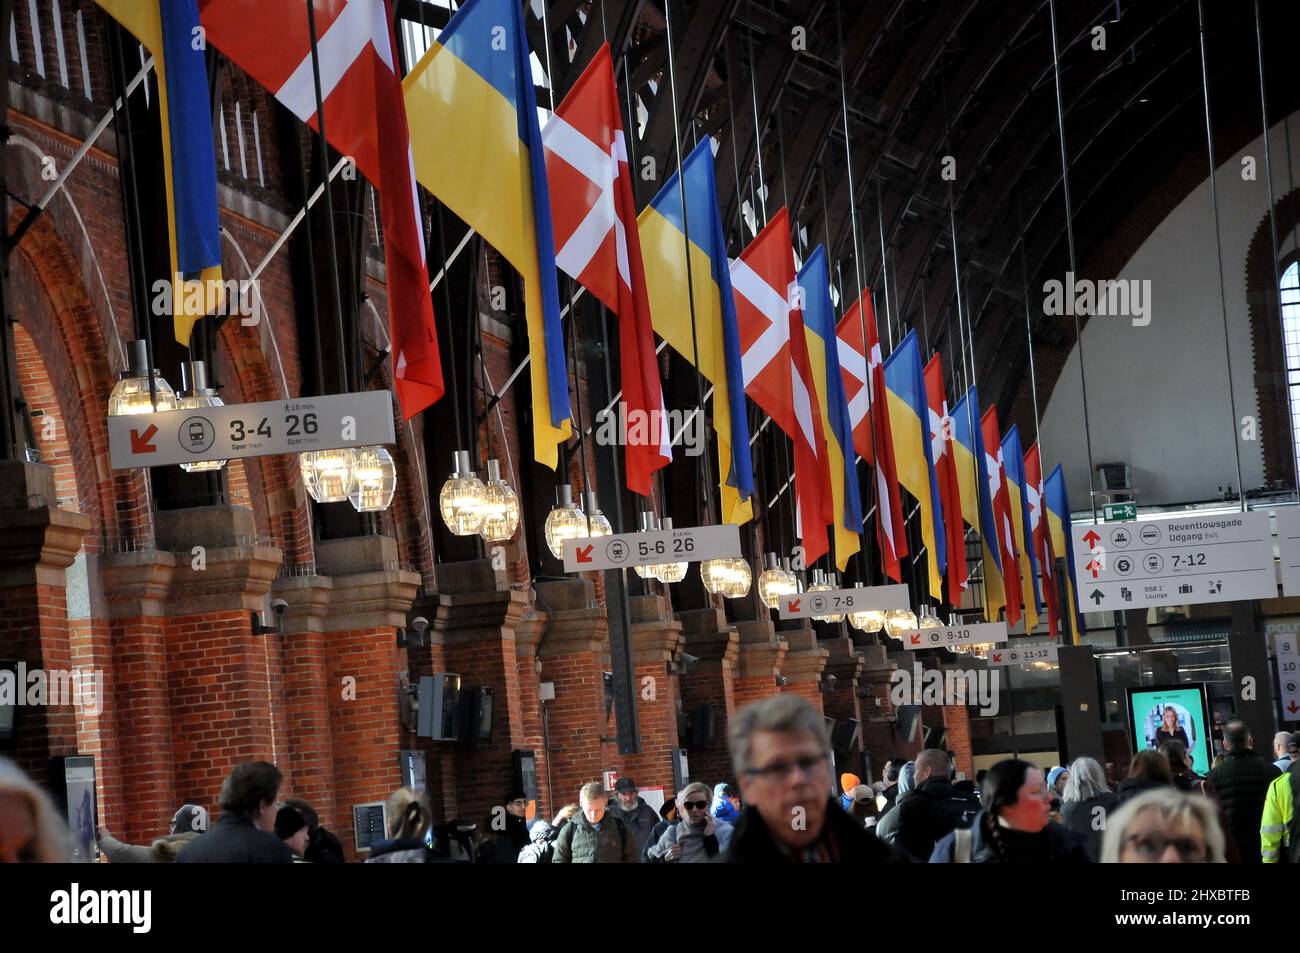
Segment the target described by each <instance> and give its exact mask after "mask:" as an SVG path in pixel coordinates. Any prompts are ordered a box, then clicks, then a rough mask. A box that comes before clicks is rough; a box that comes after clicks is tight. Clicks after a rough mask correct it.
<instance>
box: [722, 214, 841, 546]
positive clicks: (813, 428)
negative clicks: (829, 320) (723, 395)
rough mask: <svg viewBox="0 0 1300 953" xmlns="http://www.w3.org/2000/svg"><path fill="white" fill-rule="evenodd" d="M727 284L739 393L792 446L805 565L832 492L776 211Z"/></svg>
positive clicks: (786, 223)
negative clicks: (732, 295) (732, 300)
mask: <svg viewBox="0 0 1300 953" xmlns="http://www.w3.org/2000/svg"><path fill="white" fill-rule="evenodd" d="M731 285H732V287H733V288H734V289H735V292H736V320H737V323H738V326H739V329H740V351H741V367H742V369H743V373H744V378H745V394H746V395H747V396H749V397H750V398H751V399H752V400H753V401H754V403H756V404H758V406H759V407H761V408H762V409H763V411H764V412H765V413H766V414H767V415H768V416H769V417H771V418H772V422H773V423H774V424H776V425H777V427H779V428H780V429H781V430H782V432H784V433H785V435H786V436H788V437H789V438H790V440H791V442H792V443H793V444H794V475H795V483H794V489H795V492H796V494H797V496H796V498H797V500H798V502H799V535H800V538H801V539H802V541H803V547H804V559H805V561H806V562H807V563H808V564H809V565H811V564H812V563H813V562H814V561H816V560H818V559H820V558H821V557H822V556H824V555H825V554H826V553H827V552H829V551H830V540H829V538H828V537H827V535H826V524H827V523H829V522H831V520H832V519H833V512H832V495H831V492H830V471H829V468H828V467H827V464H826V440H825V437H824V435H823V433H822V427H821V419H822V415H821V405H820V402H819V400H818V398H817V388H816V385H815V384H814V383H813V377H812V370H811V368H810V365H809V359H808V341H807V338H806V336H805V333H804V326H803V314H802V312H801V310H800V307H799V306H800V304H801V302H799V301H798V297H799V295H798V286H797V285H796V284H795V277H794V249H793V248H792V247H791V245H790V219H789V216H788V215H787V214H786V210H785V209H784V208H782V209H780V210H779V211H778V212H777V213H776V214H775V215H773V216H772V220H771V221H770V222H768V223H767V225H766V226H765V227H764V228H763V230H762V231H761V232H759V233H758V236H757V237H756V238H755V239H754V240H753V241H752V242H750V243H749V247H747V248H746V249H745V250H744V251H742V252H741V253H740V257H739V258H737V259H736V260H735V261H734V262H732V263H731ZM792 298H793V299H795V300H794V301H792V300H791V299H792Z"/></svg>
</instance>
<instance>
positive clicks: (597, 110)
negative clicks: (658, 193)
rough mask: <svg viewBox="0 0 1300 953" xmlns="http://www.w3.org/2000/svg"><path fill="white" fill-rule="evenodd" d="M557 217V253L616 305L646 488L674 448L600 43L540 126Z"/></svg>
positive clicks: (563, 266) (634, 456) (614, 100)
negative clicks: (576, 78) (669, 431)
mask: <svg viewBox="0 0 1300 953" xmlns="http://www.w3.org/2000/svg"><path fill="white" fill-rule="evenodd" d="M542 144H543V146H545V149H546V177H547V180H548V182H549V185H550V188H551V198H552V200H553V201H552V202H551V213H552V216H553V221H554V225H555V247H556V252H555V263H556V264H557V265H558V266H559V268H560V270H561V271H563V272H564V273H565V274H567V275H569V276H570V277H571V278H573V280H575V281H577V282H578V283H579V284H581V285H582V286H583V287H584V288H586V289H587V290H588V291H590V292H591V293H592V294H593V295H595V296H596V298H597V300H599V301H601V302H602V303H603V304H604V305H605V307H607V308H609V309H610V310H611V311H613V312H614V313H615V314H617V315H618V335H619V367H620V371H621V375H622V378H621V379H622V385H623V398H622V401H623V405H624V406H625V407H626V413H625V414H622V415H620V417H621V418H622V419H626V420H627V421H628V422H629V423H628V433H626V434H624V435H623V439H624V452H625V457H626V461H627V467H626V480H627V486H628V489H630V490H631V491H632V492H633V493H639V494H641V495H642V496H645V497H648V496H650V492H651V477H652V476H653V474H654V472H655V471H656V470H659V469H661V468H663V467H665V466H667V465H668V463H669V462H671V460H672V458H673V450H672V444H671V443H670V440H671V436H670V434H669V433H668V422H667V420H668V418H667V416H666V413H665V408H664V395H663V388H662V387H661V386H660V382H659V361H658V359H657V358H656V356H655V338H654V328H653V327H652V325H651V320H650V299H649V297H648V294H647V292H646V284H645V269H644V267H643V265H642V262H641V239H640V237H639V235H638V233H637V227H636V200H635V198H634V197H633V192H632V176H631V174H630V173H629V171H628V165H627V145H626V143H625V142H624V139H623V122H622V117H621V113H620V110H619V105H618V93H617V91H616V88H615V86H614V65H613V60H612V59H611V58H610V52H609V44H607V43H602V44H601V47H600V49H599V50H597V51H596V55H595V56H594V57H593V58H592V60H591V62H590V63H589V64H588V65H587V68H586V69H585V70H583V71H582V75H581V76H579V77H578V81H577V82H576V83H574V84H573V88H572V89H570V90H569V93H568V95H567V96H565V97H564V101H563V102H561V103H560V105H559V106H557V107H556V108H555V113H554V115H552V116H551V119H550V121H549V122H548V123H547V124H546V127H545V128H544V129H543V130H542Z"/></svg>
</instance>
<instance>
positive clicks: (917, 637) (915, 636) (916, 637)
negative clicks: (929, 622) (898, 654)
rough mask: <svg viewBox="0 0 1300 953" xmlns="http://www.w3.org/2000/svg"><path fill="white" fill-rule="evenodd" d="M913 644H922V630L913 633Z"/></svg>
mask: <svg viewBox="0 0 1300 953" xmlns="http://www.w3.org/2000/svg"><path fill="white" fill-rule="evenodd" d="M912 644H913V645H920V644H921V633H920V632H915V633H913V634H912Z"/></svg>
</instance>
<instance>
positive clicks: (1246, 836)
mask: <svg viewBox="0 0 1300 953" xmlns="http://www.w3.org/2000/svg"><path fill="white" fill-rule="evenodd" d="M1277 776H1278V770H1277V768H1276V767H1274V766H1273V765H1271V764H1269V763H1268V761H1266V760H1265V759H1264V758H1262V757H1260V756H1259V755H1258V754H1256V753H1255V752H1254V751H1252V750H1251V749H1249V748H1234V749H1233V750H1231V751H1229V752H1227V753H1226V754H1225V755H1224V756H1223V761H1222V763H1221V764H1220V765H1219V766H1218V767H1217V768H1215V769H1214V770H1213V771H1211V772H1210V774H1209V778H1208V780H1209V782H1210V783H1211V784H1212V785H1214V789H1215V790H1216V791H1217V792H1218V793H1219V803H1220V804H1222V805H1223V813H1224V814H1226V815H1227V817H1228V831H1226V832H1225V833H1230V834H1231V836H1232V841H1233V843H1235V844H1236V845H1237V852H1238V853H1239V854H1240V855H1241V860H1242V863H1247V864H1258V863H1259V862H1260V853H1259V819H1260V817H1261V816H1262V815H1263V813H1264V799H1265V798H1266V797H1268V786H1269V785H1270V784H1272V783H1273V779H1274V778H1276V777H1277Z"/></svg>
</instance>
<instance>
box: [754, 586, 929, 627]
mask: <svg viewBox="0 0 1300 953" xmlns="http://www.w3.org/2000/svg"><path fill="white" fill-rule="evenodd" d="M908 605H909V596H908V593H907V586H904V585H893V586H864V587H862V588H860V589H859V588H854V589H827V590H824V591H821V592H794V593H791V594H790V595H788V596H781V598H780V600H779V602H778V608H779V610H780V617H781V618H782V619H811V618H812V617H813V616H819V615H838V614H839V613H841V612H866V611H868V610H870V609H877V610H880V611H882V612H883V611H885V610H888V609H906V608H907V607H908Z"/></svg>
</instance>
